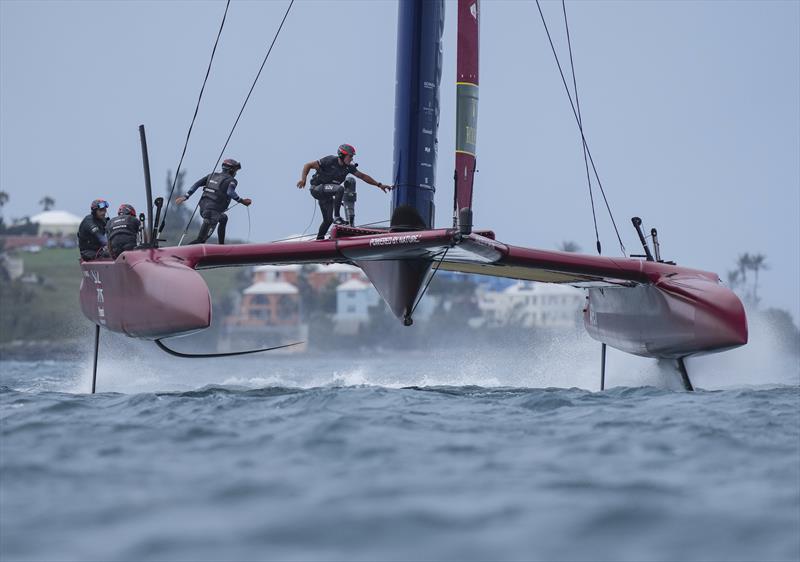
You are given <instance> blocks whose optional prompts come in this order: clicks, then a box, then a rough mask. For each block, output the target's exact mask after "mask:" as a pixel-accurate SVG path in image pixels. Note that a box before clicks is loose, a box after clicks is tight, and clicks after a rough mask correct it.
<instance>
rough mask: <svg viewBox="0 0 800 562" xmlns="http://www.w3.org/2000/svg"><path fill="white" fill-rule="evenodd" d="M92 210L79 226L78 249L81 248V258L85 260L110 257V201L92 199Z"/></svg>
mask: <svg viewBox="0 0 800 562" xmlns="http://www.w3.org/2000/svg"><path fill="white" fill-rule="evenodd" d="M90 210H91V212H90V213H89V214H88V215H86V216H85V217H84V218H83V220H82V221H81V225H80V226H79V227H78V250H80V253H81V259H82V260H85V261H91V260H96V259H98V258H107V257H108V251H107V250H106V244H107V243H108V238H106V222H107V221H108V218H107V217H106V212H107V211H108V201H106V200H105V199H95V200H94V201H92V205H91V208H90Z"/></svg>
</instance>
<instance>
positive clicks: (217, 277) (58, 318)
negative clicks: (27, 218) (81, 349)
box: [0, 248, 249, 342]
mask: <svg viewBox="0 0 800 562" xmlns="http://www.w3.org/2000/svg"><path fill="white" fill-rule="evenodd" d="M19 257H21V258H22V259H23V262H24V264H25V276H26V277H27V276H29V275H30V274H35V275H36V276H37V278H38V281H37V282H36V283H22V282H20V281H13V282H11V283H7V282H3V283H2V284H0V342H9V341H14V340H50V341H59V340H66V339H72V338H75V337H80V336H81V335H83V333H84V332H85V330H86V329H87V328H88V327H90V325H89V323H88V321H87V320H86V319H85V318H84V317H83V315H82V314H81V310H80V304H79V301H78V290H79V288H80V284H81V270H80V266H79V263H78V251H77V250H76V249H62V248H53V249H42V250H41V251H40V252H38V253H22V254H19ZM201 274H202V275H203V277H204V278H205V280H206V283H208V286H209V289H210V291H211V296H212V299H213V300H214V308H215V310H218V311H220V312H225V311H227V310H228V309H229V308H230V298H229V295H230V293H231V292H232V291H235V290H237V289H241V288H243V287H244V286H245V285H247V284H248V282H249V275H248V274H247V273H246V272H245V271H243V270H241V269H236V268H226V269H214V270H209V271H205V272H201Z"/></svg>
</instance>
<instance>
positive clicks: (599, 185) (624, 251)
mask: <svg viewBox="0 0 800 562" xmlns="http://www.w3.org/2000/svg"><path fill="white" fill-rule="evenodd" d="M536 7H537V8H538V9H539V16H540V17H541V18H542V25H544V30H545V32H546V33H547V40H548V41H549V42H550V49H551V50H552V51H553V57H554V58H555V60H556V65H557V66H558V72H559V73H560V74H561V82H562V83H563V84H564V88H565V89H566V91H567V98H568V99H569V105H570V107H571V108H572V114H573V115H574V116H575V120H576V121H577V122H578V129H579V130H580V132H581V140H582V141H583V146H584V147H585V148H586V154H587V155H588V156H589V163H591V165H592V171H593V172H594V177H595V179H596V180H597V185H598V187H599V188H600V193H601V194H602V195H603V201H605V204H606V209H607V210H608V215H609V217H611V224H613V225H614V232H616V234H617V240H618V241H619V247H620V249H621V250H622V253H623V255H625V254H626V250H625V245H624V244H623V243H622V237H621V236H620V234H619V229H618V228H617V222H616V221H615V220H614V214H613V213H612V212H611V206H610V205H609V203H608V198H607V197H606V192H605V190H604V189H603V183H602V182H601V181H600V175H599V174H598V173H597V166H595V163H594V158H592V151H591V150H589V143H588V142H587V141H586V136H585V135H584V133H583V126H582V124H581V121H580V118H579V117H578V112H577V111H576V109H575V104H574V103H573V101H572V94H570V91H569V86H568V85H567V80H566V78H564V70H563V69H562V68H561V61H559V59H558V54H557V53H556V48H555V45H553V38H552V37H551V35H550V30H549V28H548V27H547V22H546V21H545V19H544V13H542V6H541V5H540V4H539V0H536Z"/></svg>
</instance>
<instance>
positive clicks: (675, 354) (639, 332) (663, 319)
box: [584, 277, 747, 359]
mask: <svg viewBox="0 0 800 562" xmlns="http://www.w3.org/2000/svg"><path fill="white" fill-rule="evenodd" d="M584 324H585V326H586V330H587V332H588V333H589V335H590V336H591V337H592V338H594V339H596V340H598V341H600V342H603V343H605V344H608V345H610V346H611V347H614V348H616V349H620V350H622V351H625V352H627V353H632V354H635V355H640V356H644V357H656V358H662V359H678V358H683V357H688V356H691V355H702V354H706V353H715V352H719V351H724V350H726V349H731V348H734V347H738V346H741V345H744V344H746V343H747V318H746V316H745V312H744V308H743V307H742V303H741V301H740V300H739V298H738V297H737V296H736V295H735V294H734V293H733V291H731V290H730V289H728V288H727V287H725V286H723V285H721V284H719V283H717V282H714V281H711V280H709V279H705V278H699V277H698V278H688V279H687V278H679V277H673V278H670V279H666V280H663V281H662V282H660V283H658V284H656V285H645V284H643V285H636V286H633V287H618V288H617V287H602V288H600V287H598V288H590V289H588V296H587V304H586V308H585V309H584Z"/></svg>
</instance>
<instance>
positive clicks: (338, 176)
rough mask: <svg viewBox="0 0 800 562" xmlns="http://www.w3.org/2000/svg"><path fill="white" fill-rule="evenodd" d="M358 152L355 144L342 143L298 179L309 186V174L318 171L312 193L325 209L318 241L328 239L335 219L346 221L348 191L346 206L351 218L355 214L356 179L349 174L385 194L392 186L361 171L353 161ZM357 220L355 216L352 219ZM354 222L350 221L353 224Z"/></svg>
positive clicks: (339, 222)
mask: <svg viewBox="0 0 800 562" xmlns="http://www.w3.org/2000/svg"><path fill="white" fill-rule="evenodd" d="M355 155H356V149H355V148H353V146H352V145H350V144H343V145H340V146H339V150H338V151H337V155H336V156H333V155H331V156H325V157H323V158H320V159H319V160H314V161H312V162H309V163H308V164H306V165H305V166H303V172H302V175H301V176H300V181H298V182H297V187H298V189H303V188H304V187H305V186H306V178H308V173H309V172H310V171H311V170H316V172H315V173H314V177H312V178H311V196H312V197H313V198H314V199H316V200H317V201H319V208H320V210H321V211H322V224H320V225H319V232H317V240H323V239H324V238H325V233H326V232H328V228H330V226H331V224H333V222H334V220H335V221H336V224H343V223H344V221H343V220H342V218H341V216H340V214H339V213H340V210H341V208H342V199H343V198H345V193H347V194H348V195H347V205H346V206H345V208H346V210H347V211H348V220H351V217H354V216H355V200H356V198H355V195H356V181H355V180H354V179H352V178H347V175H348V174H353V175H354V176H355V177H357V178H359V179H360V180H362V181H365V182H367V183H368V184H370V185H374V186H375V187H377V188H378V189H380V190H381V191H383V192H384V193H386V192H387V191H390V190H391V189H392V186H391V185H384V184H382V183H381V182H379V181H375V180H374V179H372V178H371V177H370V176H368V175H367V174H365V173H363V172H359V171H358V164H354V163H353V157H354V156H355ZM342 182H344V185H342ZM354 220H355V219H354V218H353V219H352V221H354ZM352 221H351V222H350V224H353V222H352Z"/></svg>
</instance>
